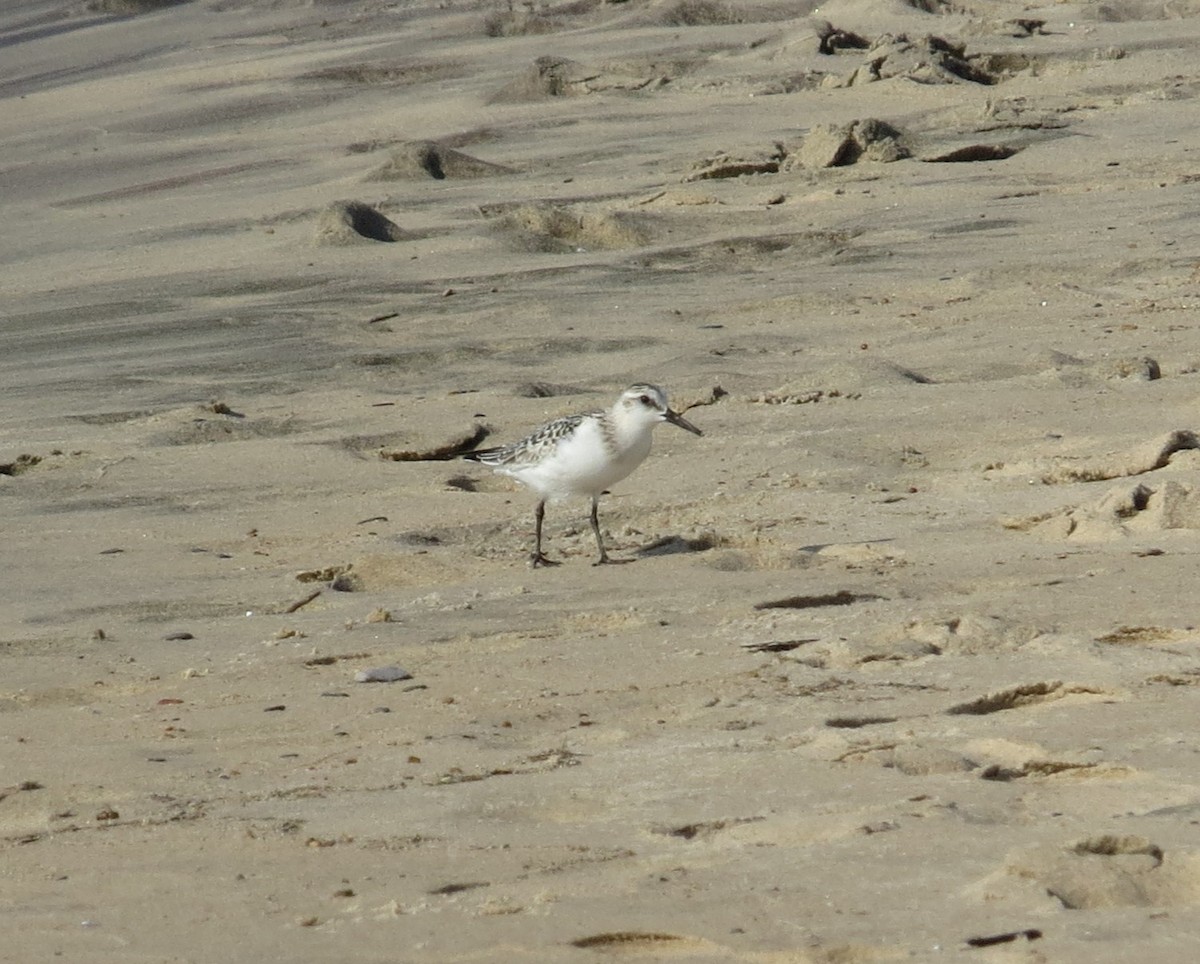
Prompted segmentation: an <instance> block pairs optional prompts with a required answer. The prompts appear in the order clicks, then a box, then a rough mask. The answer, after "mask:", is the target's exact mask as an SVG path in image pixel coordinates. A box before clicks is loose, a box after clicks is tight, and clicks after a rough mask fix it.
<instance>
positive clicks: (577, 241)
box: [482, 203, 652, 254]
mask: <svg viewBox="0 0 1200 964" xmlns="http://www.w3.org/2000/svg"><path fill="white" fill-rule="evenodd" d="M482 213H483V215H484V217H489V218H492V219H494V225H495V228H496V230H497V231H499V232H500V233H501V234H503V235H506V236H507V237H509V238H510V239H512V240H513V241H514V242H515V243H516V244H517V245H518V246H519V247H520V248H521V249H522V250H526V251H540V252H545V253H550V254H562V253H566V252H575V251H581V250H619V249H622V248H636V247H640V246H642V245H644V244H647V243H648V242H649V241H650V240H651V238H652V232H651V230H650V221H649V218H648V216H647V215H643V214H634V213H632V212H629V211H602V210H601V211H591V210H587V209H584V208H580V207H576V206H566V205H558V204H544V203H534V204H518V205H514V206H510V205H494V206H493V205H489V206H487V207H485V208H483V209H482Z"/></svg>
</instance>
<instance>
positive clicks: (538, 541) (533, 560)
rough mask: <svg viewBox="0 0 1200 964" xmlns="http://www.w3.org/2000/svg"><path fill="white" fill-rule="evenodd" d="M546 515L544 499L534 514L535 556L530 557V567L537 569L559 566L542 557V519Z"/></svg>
mask: <svg viewBox="0 0 1200 964" xmlns="http://www.w3.org/2000/svg"><path fill="white" fill-rule="evenodd" d="M545 515H546V500H545V499H542V500H541V501H540V502H539V503H538V504H537V511H536V512H535V513H534V516H533V518H534V526H533V532H534V536H533V555H531V556H530V557H529V565H530V566H532V567H533V568H534V569H536V568H537V567H538V566H557V565H558V563H557V562H554V561H552V560H550V559H547V558H546V557H545V556H544V555H542V519H543V518H545Z"/></svg>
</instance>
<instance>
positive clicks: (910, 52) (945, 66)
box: [825, 34, 1001, 87]
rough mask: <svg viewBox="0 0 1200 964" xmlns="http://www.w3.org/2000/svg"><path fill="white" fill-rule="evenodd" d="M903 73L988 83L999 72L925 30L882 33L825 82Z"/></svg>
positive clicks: (923, 80) (920, 79)
mask: <svg viewBox="0 0 1200 964" xmlns="http://www.w3.org/2000/svg"><path fill="white" fill-rule="evenodd" d="M893 77H903V78H905V79H907V80H912V81H916V82H917V83H920V84H959V83H963V82H968V83H973V84H985V85H991V84H995V83H998V82H999V81H1000V79H1001V76H1000V75H998V74H996V73H993V72H992V71H989V70H987V69H986V68H985V67H984V66H983V65H982V64H980V63H979V62H978V59H977V58H975V57H969V56H967V53H966V47H965V45H963V44H958V43H954V42H952V41H949V40H945V39H944V38H942V37H935V36H933V35H932V34H926V35H925V36H923V37H917V38H910V37H909V36H908V35H907V34H883V35H882V36H880V37H878V38H876V40H875V41H874V42H873V43H872V44H871V46H870V47H869V48H868V49H867V52H866V54H865V56H864V60H863V63H862V65H861V66H859V67H857V68H855V69H854V70H853V71H851V72H850V73H849V74H847V75H845V76H843V77H841V78H836V77H833V76H831V77H830V78H828V79H827V80H826V82H825V84H826V86H830V87H853V86H856V85H858V84H869V83H873V82H874V81H877V80H887V79H890V78H893Z"/></svg>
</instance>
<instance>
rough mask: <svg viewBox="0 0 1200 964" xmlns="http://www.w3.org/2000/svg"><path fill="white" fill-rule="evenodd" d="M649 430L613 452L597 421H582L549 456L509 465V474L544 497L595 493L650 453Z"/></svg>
mask: <svg viewBox="0 0 1200 964" xmlns="http://www.w3.org/2000/svg"><path fill="white" fill-rule="evenodd" d="M650 441H651V438H650V434H649V433H648V432H647V433H646V434H645V436H644V438H637V439H633V440H631V443H632V444H627V445H624V446H620V447H618V450H617V451H616V452H613V451H612V450H611V449H610V448H608V447H607V446H606V445H605V444H604V439H603V438H602V437H601V434H600V431H599V430H598V428H597V427H596V426H595V425H594V424H590V423H585V424H584V425H581V426H580V428H579V431H577V432H576V433H575V434H574V435H572V436H571V437H570V438H566V439H563V440H562V442H560V443H559V444H558V446H556V447H555V449H554V451H553V452H552V453H550V455H549V457H547V458H545V459H542V460H541V461H539V462H537V463H534V464H532V465H523V466H512V467H508V468H507V472H508V474H509V475H511V476H513V477H514V478H515V479H517V481H519V482H521V483H523V484H525V485H527V486H529V487H530V488H531V489H533V490H534V491H535V492H537V493H538V494H539V495H540V496H541V497H542V498H544V499H549V500H551V501H558V500H559V499H565V498H568V497H570V496H579V495H588V496H596V495H599V494H600V493H601V492H603V491H604V490H605V489H607V488H608V487H609V486H611V485H615V484H616V483H618V482H620V481H621V479H623V478H625V476H627V475H629V473H630V472H632V471H633V470H634V469H636V468H637V467H638V466H639V465H641V464H642V462H643V461H644V460H645V458H646V456H647V455H649V454H650Z"/></svg>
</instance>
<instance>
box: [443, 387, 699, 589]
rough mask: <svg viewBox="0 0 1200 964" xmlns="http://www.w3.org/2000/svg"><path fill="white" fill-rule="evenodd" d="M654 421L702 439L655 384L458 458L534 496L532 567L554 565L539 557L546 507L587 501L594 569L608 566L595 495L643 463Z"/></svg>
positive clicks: (596, 496)
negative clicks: (596, 554) (572, 499)
mask: <svg viewBox="0 0 1200 964" xmlns="http://www.w3.org/2000/svg"><path fill="white" fill-rule="evenodd" d="M659 422H670V423H671V424H672V425H678V426H679V427H680V428H683V429H687V430H688V431H689V432H693V433H695V434H696V435H703V434H704V433H703V432H701V431H700V429H698V428H696V426H695V425H693V424H692V423H691V422H689V421H688V420H687V419H686V418H684V417H683V416H682V415H680V414H679V413H678V412H675V411H672V410H671V407H670V406H669V405H668V404H667V395H666V392H664V391H663V390H662V389H661V388H659V387H658V386H657V385H633V386H631V387H630V388H627V389H625V391H623V392H622V393H621V397H620V398H618V399H617V403H616V404H615V405H614V406H613V407H612V408H611V409H609V410H608V411H607V412H588V413H586V414H583V415H567V416H565V417H564V418H558V419H555V420H554V421H553V422H547V423H546V424H545V425H543V426H542V427H541V428H539V429H537V430H536V431H534V432H532V433H531V434H529V435H527V436H526V437H525V438H523V439H521V440H520V441H519V442H512V443H510V444H509V445H502V446H500V447H499V448H494V449H478V450H476V451H474V452H465V453H464V454H463V456H462V457H463V458H464V459H470V460H471V461H473V462H481V463H483V464H484V465H490V466H492V467H493V468H494V469H495V470H496V471H497V472H503V473H504V474H505V475H511V476H512V477H513V478H514V479H516V480H517V481H518V482H521V483H522V484H524V485H527V486H528V487H529V488H531V489H533V491H534V492H536V493H537V495H538V504H537V512H536V513H535V515H534V519H535V521H536V525H535V527H534V542H533V554H532V555H531V556H530V557H529V564H530V565H531V566H550V565H557V563H554V562H551V560H549V559H547V558H546V557H545V556H544V555H542V518H543V517H544V516H545V513H546V503H547V502H557V501H559V500H560V499H565V498H567V497H568V496H572V495H589V496H591V497H592V515H591V520H592V532H594V533H595V534H596V547H597V548H598V549H599V550H600V558H599V559H597V560H596V563H595V564H596V565H598V566H599V565H603V564H604V563H606V562H608V561H609V559H608V553H607V552H605V551H604V540H603V539H602V538H601V537H600V523H599V521H598V520H597V518H596V506H597V503H598V502H599V499H600V494H601V493H602V492H603V491H604V490H605V489H607V488H608V487H609V486H610V485H615V484H616V483H617V482H620V481H621V479H623V478H625V476H627V475H629V473H630V472H632V471H633V470H634V469H636V468H637V467H638V466H639V465H641V464H642V460H643V459H645V458H646V456H647V455H649V454H650V441H651V435H652V434H653V432H654V427H655V426H656V425H658V423H659Z"/></svg>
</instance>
